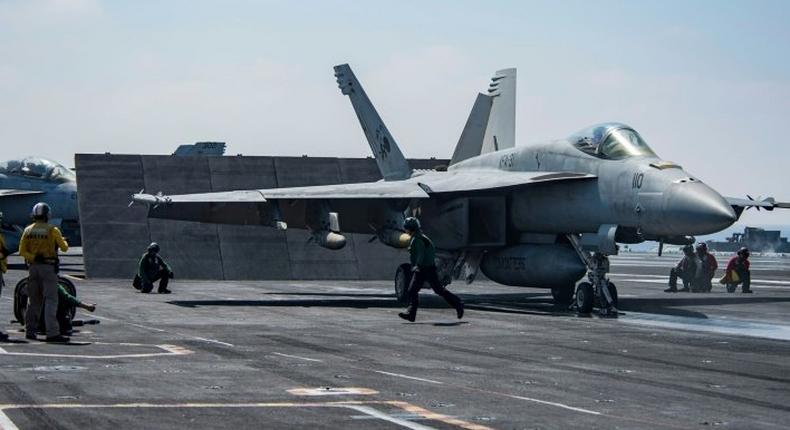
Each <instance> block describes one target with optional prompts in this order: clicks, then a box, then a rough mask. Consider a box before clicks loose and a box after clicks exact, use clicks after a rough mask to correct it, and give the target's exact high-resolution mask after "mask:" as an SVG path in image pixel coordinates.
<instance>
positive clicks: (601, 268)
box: [133, 64, 790, 313]
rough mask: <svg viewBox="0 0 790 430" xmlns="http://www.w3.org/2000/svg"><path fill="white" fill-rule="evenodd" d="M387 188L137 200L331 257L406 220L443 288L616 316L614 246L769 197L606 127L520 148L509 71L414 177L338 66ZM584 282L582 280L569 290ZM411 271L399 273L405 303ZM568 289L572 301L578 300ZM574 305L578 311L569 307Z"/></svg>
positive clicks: (731, 216)
mask: <svg viewBox="0 0 790 430" xmlns="http://www.w3.org/2000/svg"><path fill="white" fill-rule="evenodd" d="M335 76H336V78H337V82H338V84H339V86H340V90H341V92H342V93H343V94H344V95H347V96H349V98H350V99H351V103H352V105H353V107H354V109H355V111H356V114H357V118H358V119H359V122H360V124H361V125H362V130H363V131H364V134H365V137H366V138H367V141H368V143H369V145H370V148H371V150H372V151H373V154H374V156H375V159H376V163H377V164H378V167H379V170H380V171H381V175H382V176H383V179H382V180H381V181H378V182H370V183H351V184H339V185H324V186H309V187H295V188H275V189H261V190H243V191H229V192H215V193H205V194H183V195H171V196H167V195H162V194H158V195H150V194H143V193H140V194H135V195H134V196H133V201H135V202H141V203H145V204H148V205H149V214H148V215H149V217H154V218H168V219H178V220H190V221H200V222H209V223H227V224H254V225H269V226H272V227H276V228H280V229H284V228H287V226H288V225H291V226H298V227H304V228H307V229H309V230H310V231H311V232H312V236H313V238H314V239H315V242H316V243H317V244H319V245H320V246H323V247H326V248H329V249H339V248H342V247H343V246H344V245H345V241H346V240H345V237H344V236H343V232H349V233H368V234H374V235H375V237H377V238H378V239H379V240H380V241H381V242H382V243H383V244H385V245H389V246H392V247H396V248H402V247H405V246H407V243H408V239H409V237H408V235H406V234H405V233H404V231H403V220H404V217H405V216H406V215H416V216H418V217H419V218H420V219H421V221H422V225H423V228H424V230H425V231H426V233H427V234H429V235H430V236H431V237H432V238H433V239H434V242H435V244H436V247H437V248H438V249H439V250H440V252H439V253H438V260H439V261H438V263H439V264H438V265H437V266H438V267H439V270H440V273H441V274H442V276H443V278H444V279H445V280H446V281H447V282H450V280H452V279H459V278H460V279H464V280H466V281H467V282H471V281H472V280H473V279H474V277H475V276H476V274H477V272H478V270H482V271H483V273H484V274H485V275H486V276H487V277H488V278H489V279H491V280H493V281H495V282H498V283H502V284H506V285H513V286H523V287H538V288H550V289H551V291H552V295H553V297H554V299H555V300H556V301H557V302H560V303H569V302H574V303H575V304H576V305H577V307H578V309H579V310H580V311H581V312H589V311H591V310H592V308H593V306H594V305H596V302H597V304H598V306H599V307H600V309H601V310H602V311H603V312H604V313H607V311H610V310H613V309H615V308H614V307H615V305H616V302H617V292H616V289H615V286H614V284H612V283H611V282H609V280H608V279H607V278H606V273H607V272H608V270H609V262H608V256H609V255H613V254H616V253H617V249H618V248H617V243H618V242H619V243H639V242H643V241H647V240H652V241H659V242H661V244H662V245H663V244H664V243H669V244H687V243H692V242H693V241H694V237H693V236H694V235H702V234H709V233H714V232H717V231H720V230H723V229H725V228H727V227H729V226H730V225H731V224H732V223H733V222H735V221H736V220H737V219H738V217H739V216H740V214H741V212H742V211H743V210H744V209H745V208H747V207H751V206H756V207H761V208H765V209H769V210H771V209H774V208H775V207H790V205H788V204H786V203H776V202H774V200H773V199H766V200H762V201H754V200H746V199H728V198H724V197H722V196H721V195H720V194H719V193H717V192H716V191H715V190H713V189H712V188H711V187H709V186H708V185H706V184H705V183H704V182H702V181H701V180H700V179H698V178H697V177H695V176H693V175H691V174H689V173H688V172H686V171H685V170H683V169H682V168H681V167H680V166H679V165H677V164H675V163H672V162H669V161H665V160H662V159H661V158H660V157H659V156H658V155H656V153H655V152H653V150H652V149H651V148H650V147H649V146H648V145H647V143H646V142H645V140H644V139H643V138H642V136H640V135H639V133H637V131H636V130H634V129H633V128H631V127H629V126H627V125H625V124H620V123H606V124H599V125H595V126H592V127H589V128H586V129H583V130H581V131H579V132H577V133H574V134H572V135H571V136H569V137H567V138H564V139H559V140H554V141H550V142H545V143H538V144H532V145H528V146H519V147H516V146H515V88H516V71H515V69H506V70H501V71H498V72H497V73H496V75H495V76H494V77H493V78H492V82H491V84H490V87H489V89H488V93H487V94H479V95H478V96H477V99H476V100H475V102H474V105H473V107H472V111H471V113H470V115H469V118H468V120H467V122H466V125H465V127H464V129H463V132H462V133H461V137H460V139H459V141H458V144H457V146H456V148H455V151H454V153H453V156H452V159H451V161H450V163H449V165H448V166H447V168H446V169H437V170H428V171H425V170H414V169H412V168H410V167H409V164H408V162H407V161H406V159H405V158H404V156H403V154H402V153H401V150H400V148H399V147H398V145H397V144H396V142H395V139H394V138H393V137H392V134H391V133H390V132H389V130H388V129H387V127H386V126H385V125H384V122H383V121H382V119H381V118H380V116H379V114H378V113H377V112H376V109H375V108H374V107H373V104H372V103H371V101H370V100H369V99H368V97H367V95H366V94H365V91H364V90H363V89H362V86H361V85H360V83H359V81H358V80H357V78H356V77H355V76H354V74H353V72H352V71H351V68H350V67H349V66H348V65H346V64H344V65H340V66H336V67H335ZM585 272H586V273H587V276H588V280H589V282H581V283H579V284H578V286H577V285H576V283H577V282H578V281H579V280H580V279H581V278H582V277H583V276H584V275H585ZM408 275H409V272H408V265H402V266H400V267H399V268H398V269H397V272H396V288H395V289H396V295H397V296H398V298H399V299H401V300H402V299H403V298H404V296H405V288H406V285H407V280H408ZM574 291H575V296H574ZM574 297H575V301H574Z"/></svg>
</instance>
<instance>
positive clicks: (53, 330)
mask: <svg viewBox="0 0 790 430" xmlns="http://www.w3.org/2000/svg"><path fill="white" fill-rule="evenodd" d="M49 215H50V209H49V205H47V204H46V203H36V204H35V205H34V206H33V210H32V211H31V214H30V216H31V217H32V218H33V224H30V225H29V226H27V228H25V231H24V232H23V233H22V238H21V239H20V241H19V255H21V256H22V257H24V259H25V262H26V263H27V266H28V269H29V271H30V276H29V277H28V281H27V297H28V303H27V310H26V311H25V332H26V334H25V338H27V339H30V340H35V339H36V331H37V330H38V321H39V318H40V316H41V308H42V306H43V307H44V322H45V324H46V326H47V342H68V341H69V338H68V337H66V336H62V335H61V334H60V326H58V317H57V312H58V275H57V265H58V263H59V261H58V249H60V250H61V251H63V252H66V251H67V250H68V249H69V244H68V243H66V241H65V240H64V239H63V235H62V234H61V233H60V230H58V228H57V227H55V226H53V225H51V224H49Z"/></svg>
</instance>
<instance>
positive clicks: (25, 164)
mask: <svg viewBox="0 0 790 430" xmlns="http://www.w3.org/2000/svg"><path fill="white" fill-rule="evenodd" d="M0 174H4V175H9V176H23V177H27V178H33V179H42V180H44V181H48V182H57V183H64V182H74V181H76V180H77V178H76V176H75V175H74V172H72V171H71V170H69V169H67V168H65V167H63V166H62V165H60V164H58V163H56V162H54V161H51V160H47V159H44V158H37V157H27V158H23V159H21V160H9V161H1V162H0Z"/></svg>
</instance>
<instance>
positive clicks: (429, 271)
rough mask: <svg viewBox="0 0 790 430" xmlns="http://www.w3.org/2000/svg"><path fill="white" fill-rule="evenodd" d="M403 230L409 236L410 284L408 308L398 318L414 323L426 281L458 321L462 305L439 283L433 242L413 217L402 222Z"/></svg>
mask: <svg viewBox="0 0 790 430" xmlns="http://www.w3.org/2000/svg"><path fill="white" fill-rule="evenodd" d="M403 228H404V229H405V230H406V232H407V233H409V234H410V235H411V241H410V242H409V259H410V260H411V270H412V276H411V283H410V284H409V289H408V290H407V292H406V294H407V297H408V299H409V307H408V308H406V311H405V312H401V313H399V314H398V316H399V317H401V318H403V319H405V320H408V321H411V322H414V320H415V319H416V318H417V308H418V307H419V299H420V289H421V288H422V285H423V284H424V283H425V282H426V281H427V282H428V283H429V284H431V288H433V292H434V293H436V294H438V295H440V296H442V298H443V299H444V300H446V301H447V303H448V304H449V305H450V306H452V307H453V308H455V312H456V315H457V316H458V318H459V319H461V318H463V316H464V303H463V302H462V301H461V299H460V298H458V296H456V295H455V294H453V293H451V292H450V291H448V290H447V288H445V287H444V286H443V285H442V284H441V282H439V275H438V274H437V273H436V261H435V259H436V249H435V248H434V246H433V242H431V239H429V238H428V236H426V235H425V234H423V232H422V230H421V229H420V221H419V220H418V219H417V218H414V217H408V218H406V220H405V221H404V222H403Z"/></svg>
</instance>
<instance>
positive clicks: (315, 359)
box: [272, 352, 323, 363]
mask: <svg viewBox="0 0 790 430" xmlns="http://www.w3.org/2000/svg"><path fill="white" fill-rule="evenodd" d="M272 354H274V355H279V356H280V357H287V358H295V359H297V360H304V361H315V362H317V363H323V360H319V359H317V358H309V357H301V356H298V355H291V354H283V353H282V352H272Z"/></svg>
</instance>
